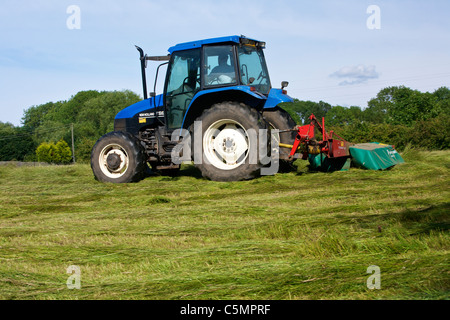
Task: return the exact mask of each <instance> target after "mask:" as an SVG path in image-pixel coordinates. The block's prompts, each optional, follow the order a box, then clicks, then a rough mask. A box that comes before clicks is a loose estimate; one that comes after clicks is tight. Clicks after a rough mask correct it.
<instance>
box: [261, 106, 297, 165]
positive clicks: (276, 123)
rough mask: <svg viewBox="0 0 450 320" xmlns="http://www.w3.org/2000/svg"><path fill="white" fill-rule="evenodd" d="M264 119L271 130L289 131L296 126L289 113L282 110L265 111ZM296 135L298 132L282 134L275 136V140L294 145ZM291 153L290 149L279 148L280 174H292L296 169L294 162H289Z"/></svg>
mask: <svg viewBox="0 0 450 320" xmlns="http://www.w3.org/2000/svg"><path fill="white" fill-rule="evenodd" d="M263 117H264V119H265V120H266V122H267V123H268V125H269V127H270V128H271V129H278V130H289V129H293V128H294V127H295V126H296V123H295V121H294V120H293V119H292V117H291V116H290V115H289V113H287V112H286V111H284V110H283V109H280V108H277V109H273V110H266V111H263ZM296 134H297V133H296V131H287V132H281V133H278V134H273V138H275V139H276V140H277V141H278V143H284V144H290V145H293V144H294V140H295V136H296ZM290 152H291V149H289V148H279V157H280V167H279V172H290V171H292V170H294V169H295V167H294V165H293V162H294V161H293V160H289V158H288V157H289V153H290Z"/></svg>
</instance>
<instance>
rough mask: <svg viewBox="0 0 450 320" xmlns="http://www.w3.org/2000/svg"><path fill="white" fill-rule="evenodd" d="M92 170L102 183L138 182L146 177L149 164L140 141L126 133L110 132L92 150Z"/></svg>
mask: <svg viewBox="0 0 450 320" xmlns="http://www.w3.org/2000/svg"><path fill="white" fill-rule="evenodd" d="M91 168H92V172H93V173H94V176H95V178H96V179H97V180H99V181H102V182H114V183H127V182H137V181H139V180H141V179H143V178H144V177H145V173H146V168H147V163H146V161H145V156H144V151H143V147H142V146H141V144H140V142H139V140H138V139H137V138H135V137H134V136H133V135H131V134H129V133H126V132H120V131H115V132H110V133H107V134H105V135H104V136H103V137H101V138H100V139H98V141H97V142H96V143H95V145H94V147H93V148H92V153H91Z"/></svg>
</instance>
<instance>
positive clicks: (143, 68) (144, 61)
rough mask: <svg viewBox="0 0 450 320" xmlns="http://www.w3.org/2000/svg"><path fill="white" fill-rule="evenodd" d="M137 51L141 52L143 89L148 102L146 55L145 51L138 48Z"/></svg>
mask: <svg viewBox="0 0 450 320" xmlns="http://www.w3.org/2000/svg"><path fill="white" fill-rule="evenodd" d="M135 47H136V49H137V51H139V55H140V58H139V59H140V60H141V73H142V89H143V90H144V100H147V79H146V78H145V67H146V64H147V62H146V56H145V55H144V50H142V49H141V48H140V47H138V46H136V45H135Z"/></svg>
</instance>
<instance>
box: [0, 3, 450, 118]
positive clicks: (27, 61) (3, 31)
mask: <svg viewBox="0 0 450 320" xmlns="http://www.w3.org/2000/svg"><path fill="white" fill-rule="evenodd" d="M70 5H76V6H78V8H79V9H80V29H69V28H68V27H67V23H66V22H67V20H68V18H69V17H70V16H71V14H70V13H67V8H68V7H69V6H70ZM371 5H376V6H378V7H379V9H380V20H379V21H380V29H369V28H368V27H367V20H368V19H370V18H371V16H372V13H367V8H368V7H369V6H371ZM449 12H450V1H448V0H430V1H414V0H408V1H407V0H390V1H378V0H370V1H365V0H348V1H336V0H334V1H331V0H318V1H299V0H296V1H295V0H292V1H291V0H284V1H277V0H270V1H265V0H259V1H239V0H225V1H221V0H215V1H206V0H191V1H189V0H185V1H178V0H172V1H152V0H128V1H124V0H123V1H118V0H108V1H103V0H99V1H93V0H90V1H75V0H70V1H65V0H57V1H56V0H47V1H36V0H35V1H31V0H22V1H12V0H0V95H1V97H2V99H1V102H0V111H1V116H0V121H2V122H11V123H13V124H14V125H20V124H21V117H22V116H23V110H24V109H27V108H29V107H30V106H33V105H38V104H42V103H46V102H49V101H59V100H67V99H69V98H70V97H71V96H72V95H74V94H76V93H77V92H78V91H81V90H90V89H95V90H123V89H129V90H132V91H134V92H136V93H138V94H140V95H142V89H141V77H140V69H139V61H138V52H137V51H136V49H135V48H134V45H135V44H137V45H139V46H141V47H142V48H143V49H144V51H145V52H146V53H148V54H149V55H165V54H167V49H168V48H169V47H170V46H172V45H174V44H177V43H180V42H186V41H192V40H197V39H203V38H213V37H219V36H226V35H234V34H237V35H240V34H243V35H246V36H248V37H251V38H256V39H259V40H262V41H265V42H266V43H267V46H266V51H265V54H266V59H267V64H268V67H269V73H270V77H271V80H272V85H273V86H274V87H279V86H280V82H281V81H283V80H286V81H289V87H288V88H287V89H288V93H289V95H291V96H292V97H294V98H298V99H301V100H312V101H319V100H323V101H326V102H329V103H331V104H332V105H343V106H352V105H357V106H360V107H362V108H364V107H366V106H367V101H368V100H370V99H371V98H373V97H375V96H376V94H377V93H378V91H379V90H381V89H382V88H384V87H387V86H392V85H406V86H408V87H411V88H413V89H418V90H420V91H434V90H435V89H437V88H439V87H441V86H450V20H449V19H448V13H449ZM370 21H372V20H370ZM154 67H155V66H154V65H149V68H148V69H147V72H148V74H147V76H148V80H149V88H151V87H152V83H153V79H154V70H155V68H154ZM159 88H160V86H159ZM158 93H160V92H158Z"/></svg>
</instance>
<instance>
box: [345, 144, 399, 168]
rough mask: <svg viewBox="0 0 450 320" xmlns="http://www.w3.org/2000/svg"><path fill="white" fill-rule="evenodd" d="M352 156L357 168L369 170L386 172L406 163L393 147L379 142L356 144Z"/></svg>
mask: <svg viewBox="0 0 450 320" xmlns="http://www.w3.org/2000/svg"><path fill="white" fill-rule="evenodd" d="M350 154H351V156H352V163H353V164H354V165H355V166H357V167H361V168H365V169H369V170H386V169H389V168H391V167H393V166H395V165H396V164H399V163H404V162H405V161H404V160H403V158H402V157H401V156H400V154H399V153H398V152H397V151H396V150H395V149H394V147H393V146H391V145H387V144H381V143H378V142H371V143H360V144H354V145H352V146H351V147H350Z"/></svg>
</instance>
